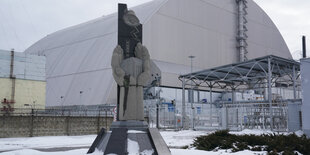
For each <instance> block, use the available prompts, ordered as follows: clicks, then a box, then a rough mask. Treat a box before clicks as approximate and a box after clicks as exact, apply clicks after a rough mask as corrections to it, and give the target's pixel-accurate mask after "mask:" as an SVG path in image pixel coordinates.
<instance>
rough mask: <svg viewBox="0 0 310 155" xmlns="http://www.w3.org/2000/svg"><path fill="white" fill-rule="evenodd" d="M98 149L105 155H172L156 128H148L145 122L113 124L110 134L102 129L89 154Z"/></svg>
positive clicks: (132, 121) (131, 121)
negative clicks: (135, 154) (132, 154)
mask: <svg viewBox="0 0 310 155" xmlns="http://www.w3.org/2000/svg"><path fill="white" fill-rule="evenodd" d="M96 149H97V150H99V151H102V152H104V153H103V154H104V155H106V154H117V155H127V154H129V153H133V152H136V153H137V152H139V154H152V155H171V152H170V150H169V148H168V146H167V145H166V143H165V141H164V139H163V138H162V136H161V135H160V133H159V131H158V130H157V129H156V128H148V124H147V123H146V122H145V121H134V120H130V121H117V122H113V123H112V125H111V128H110V131H108V132H106V131H105V129H101V131H100V133H99V134H98V136H97V137H96V139H95V141H94V142H93V144H92V146H91V147H90V148H89V150H88V152H87V153H93V152H94V151H95V150H96ZM132 151H133V152H132Z"/></svg>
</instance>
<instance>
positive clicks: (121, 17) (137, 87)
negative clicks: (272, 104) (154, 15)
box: [88, 4, 171, 155]
mask: <svg viewBox="0 0 310 155" xmlns="http://www.w3.org/2000/svg"><path fill="white" fill-rule="evenodd" d="M152 65H154V63H152V61H151V60H150V55H149V52H148V50H147V48H146V47H145V46H143V45H142V24H140V22H139V19H138V18H137V16H136V15H135V13H134V12H133V11H131V10H127V5H126V4H119V6H118V45H117V46H116V48H115V49H114V51H113V55H112V60H111V66H112V70H113V77H114V79H115V81H116V83H117V84H118V89H117V90H118V91H117V93H118V99H117V100H118V101H117V102H118V103H117V109H118V110H117V121H116V122H113V123H112V125H111V127H110V131H107V132H106V131H105V129H102V130H101V132H100V133H99V134H98V136H97V138H96V139H95V141H94V142H93V144H92V146H91V147H90V149H89V151H88V153H92V152H94V151H95V149H98V150H100V151H102V152H104V154H117V155H126V154H130V153H132V152H130V150H131V151H132V148H130V147H131V146H132V145H134V146H135V148H134V150H136V151H137V152H136V153H138V154H152V155H170V154H171V153H170V150H169V148H168V146H167V145H166V143H165V141H164V140H163V138H162V137H161V135H160V133H159V132H158V130H157V129H151V128H148V124H147V123H146V122H145V121H144V107H143V87H144V86H146V85H147V84H148V83H149V81H150V79H151V72H152V68H154V67H152Z"/></svg>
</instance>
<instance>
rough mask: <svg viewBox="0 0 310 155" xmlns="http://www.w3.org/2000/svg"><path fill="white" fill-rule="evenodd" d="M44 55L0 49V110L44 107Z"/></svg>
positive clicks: (9, 110) (8, 111)
mask: <svg viewBox="0 0 310 155" xmlns="http://www.w3.org/2000/svg"><path fill="white" fill-rule="evenodd" d="M45 92H46V80H45V57H43V56H35V55H28V54H25V53H18V52H9V51H1V50H0V100H1V106H0V109H1V112H0V113H27V112H29V111H30V109H44V108H45Z"/></svg>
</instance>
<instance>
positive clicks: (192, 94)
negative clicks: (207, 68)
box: [188, 55, 195, 129]
mask: <svg viewBox="0 0 310 155" xmlns="http://www.w3.org/2000/svg"><path fill="white" fill-rule="evenodd" d="M188 58H190V59H191V77H190V79H191V89H190V92H191V93H189V94H190V97H189V99H190V102H191V108H192V128H193V129H195V108H194V103H193V100H194V92H193V81H192V78H193V75H192V74H193V59H194V58H195V56H193V55H190V56H188Z"/></svg>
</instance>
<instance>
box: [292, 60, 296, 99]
mask: <svg viewBox="0 0 310 155" xmlns="http://www.w3.org/2000/svg"><path fill="white" fill-rule="evenodd" d="M293 91H294V99H297V94H296V66H295V65H294V66H293Z"/></svg>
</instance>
